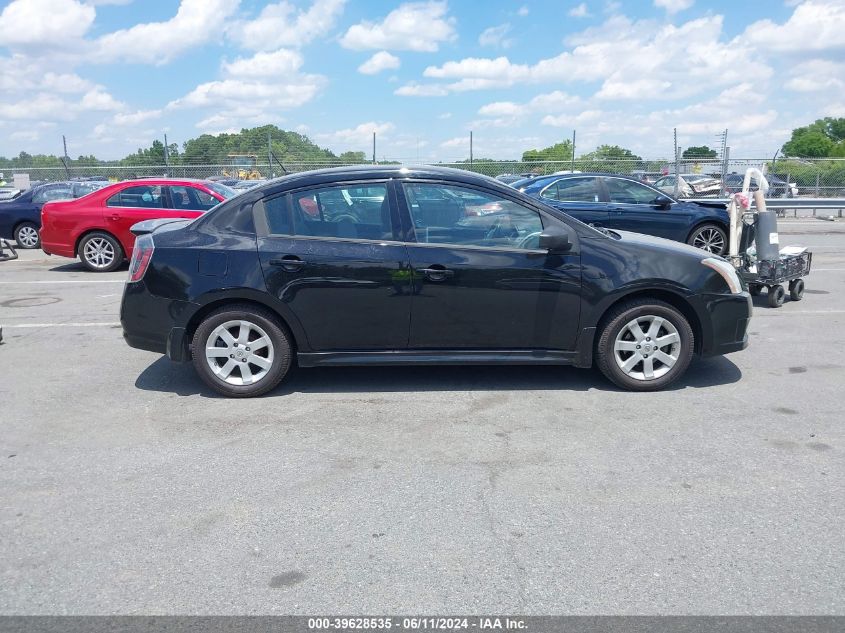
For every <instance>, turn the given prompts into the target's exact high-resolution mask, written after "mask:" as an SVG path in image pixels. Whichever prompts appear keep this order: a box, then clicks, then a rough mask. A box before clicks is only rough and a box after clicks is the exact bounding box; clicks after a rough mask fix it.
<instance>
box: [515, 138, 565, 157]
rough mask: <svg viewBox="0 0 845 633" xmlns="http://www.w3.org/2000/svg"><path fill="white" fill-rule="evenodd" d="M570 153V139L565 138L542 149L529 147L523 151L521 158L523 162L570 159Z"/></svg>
mask: <svg viewBox="0 0 845 633" xmlns="http://www.w3.org/2000/svg"><path fill="white" fill-rule="evenodd" d="M572 154H573V151H572V141H570V140H566V141H563V142H562V143H555V144H554V145H552V146H550V147H545V148H543V149H529V150H527V151H525V152H523V154H522V160H523V162H529V161H549V160H572Z"/></svg>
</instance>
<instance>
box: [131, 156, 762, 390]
mask: <svg viewBox="0 0 845 633" xmlns="http://www.w3.org/2000/svg"><path fill="white" fill-rule="evenodd" d="M133 232H134V233H135V234H136V235H138V236H139V237H138V239H137V241H136V243H135V250H134V252H133V254H132V261H131V264H130V270H129V275H130V277H129V281H128V283H127V285H126V288H125V290H124V294H123V302H122V305H121V322H122V324H123V332H124V337H125V339H126V341H127V342H128V343H129V344H130V345H131V346H133V347H137V348H140V349H145V350H150V351H153V352H158V353H165V354H167V355H168V356H169V357H170V358H171V359H173V360H175V361H188V360H191V359H193V363H194V367H195V368H196V370H197V372H198V373H199V375H200V376H201V377H202V379H203V380H204V381H205V382H206V383H207V384H209V385H210V386H211V387H213V388H214V389H216V390H217V391H219V392H220V393H223V394H225V395H228V396H254V395H258V394H261V393H264V392H266V391H268V390H270V389H272V388H273V387H275V386H276V385H277V384H278V383H279V381H281V380H282V379H283V378H284V376H285V374H286V373H287V372H288V369H289V368H290V366H291V364H292V363H293V362H297V363H298V364H299V365H300V366H303V367H312V366H317V365H374V364H379V365H400V364H426V365H430V364H492V363H504V364H514V365H517V364H545V365H566V364H573V365H576V366H578V367H590V366H591V365H592V364H593V363H594V362H595V363H596V364H597V365H598V367H599V368H600V369H601V370H602V372H604V374H605V375H606V376H607V377H608V378H609V379H610V380H612V381H613V382H614V383H616V384H617V385H619V386H621V387H623V388H626V389H632V390H638V391H646V390H655V389H660V388H662V387H665V386H666V385H668V384H669V383H670V382H672V381H673V380H675V379H677V378H678V377H680V376H681V375H682V374H683V373H684V371H685V370H686V368H687V366H688V364H689V362H690V360H691V358H692V356H693V354H694V353H697V354H700V355H704V356H707V355H715V354H725V353H728V352H733V351H737V350H740V349H743V348H744V347H745V346H746V344H747V335H746V329H747V326H748V322H749V319H750V317H751V299H750V296H749V294H748V293H747V292H745V291H744V289H743V287H742V284H741V282H740V280H739V278H738V277H737V275H736V273H735V271H734V269H733V267H732V266H731V265H730V264H729V263H728V262H726V261H725V260H723V259H721V258H719V257H714V256H712V255H711V254H709V253H706V252H703V251H701V250H699V249H696V248H693V247H691V246H686V245H682V244H678V243H676V242H671V241H668V240H665V239H660V238H655V237H649V236H645V235H638V234H634V233H627V232H623V231H619V232H616V231H609V230H603V231H599V230H596V229H594V228H592V227H589V226H587V225H585V224H583V223H581V222H579V221H578V220H575V219H573V218H572V217H570V216H568V215H566V214H565V213H562V212H560V211H558V210H556V209H554V208H551V207H549V206H546V205H545V204H544V203H543V202H542V201H540V200H538V199H536V198H532V197H530V196H527V195H525V194H522V193H520V192H518V191H516V190H514V189H513V188H511V187H508V186H506V185H504V184H501V183H499V182H497V181H495V180H494V179H492V178H487V177H485V176H479V175H476V174H472V173H469V172H466V171H458V170H451V169H443V168H434V167H425V168H410V169H409V168H402V167H398V166H390V167H384V168H378V167H344V168H339V169H328V170H321V171H314V172H306V173H301V174H295V175H291V176H286V177H284V178H280V179H278V180H274V181H271V182H268V183H267V184H265V185H262V186H260V187H256V188H255V189H252V190H249V191H247V192H245V193H242V194H240V195H239V196H236V197H234V198H232V199H230V200H228V201H226V202H224V203H222V204H220V205H219V206H217V207H216V208H215V209H213V210H212V211H210V212H208V213H206V214H205V215H204V216H203V217H201V218H198V219H196V220H194V221H191V222H188V221H184V220H172V219H171V220H149V221H146V222H142V223H141V224H138V225H136V226H135V227H134V228H133Z"/></svg>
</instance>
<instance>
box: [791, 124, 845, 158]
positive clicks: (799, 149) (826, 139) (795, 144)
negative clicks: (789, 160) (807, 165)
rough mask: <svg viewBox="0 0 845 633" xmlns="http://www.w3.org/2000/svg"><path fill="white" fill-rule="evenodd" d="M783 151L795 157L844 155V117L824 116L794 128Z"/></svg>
mask: <svg viewBox="0 0 845 633" xmlns="http://www.w3.org/2000/svg"><path fill="white" fill-rule="evenodd" d="M783 153H784V154H785V155H786V156H794V157H797V158H825V157H833V156H845V118H839V119H834V118H832V117H826V118H824V119H817V120H816V121H815V122H814V123H811V124H810V125H806V126H804V127H798V128H795V129H794V130H792V137H791V138H790V139H789V140H788V141H787V142H786V143H784V144H783Z"/></svg>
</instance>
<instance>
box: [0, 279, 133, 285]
mask: <svg viewBox="0 0 845 633" xmlns="http://www.w3.org/2000/svg"><path fill="white" fill-rule="evenodd" d="M122 283H126V280H125V279H56V280H52V279H51V280H48V281H41V280H39V281H0V285H4V286H10V285H24V284H122Z"/></svg>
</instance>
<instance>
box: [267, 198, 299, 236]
mask: <svg viewBox="0 0 845 633" xmlns="http://www.w3.org/2000/svg"><path fill="white" fill-rule="evenodd" d="M286 202H287V198H286V196H283V195H282V196H277V197H275V198H270V199H269V200H264V214H265V216H266V218H267V228H268V229H269V230H270V233H271V234H273V235H293V231H292V230H291V222H290V214H289V213H288V206H287V204H286Z"/></svg>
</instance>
